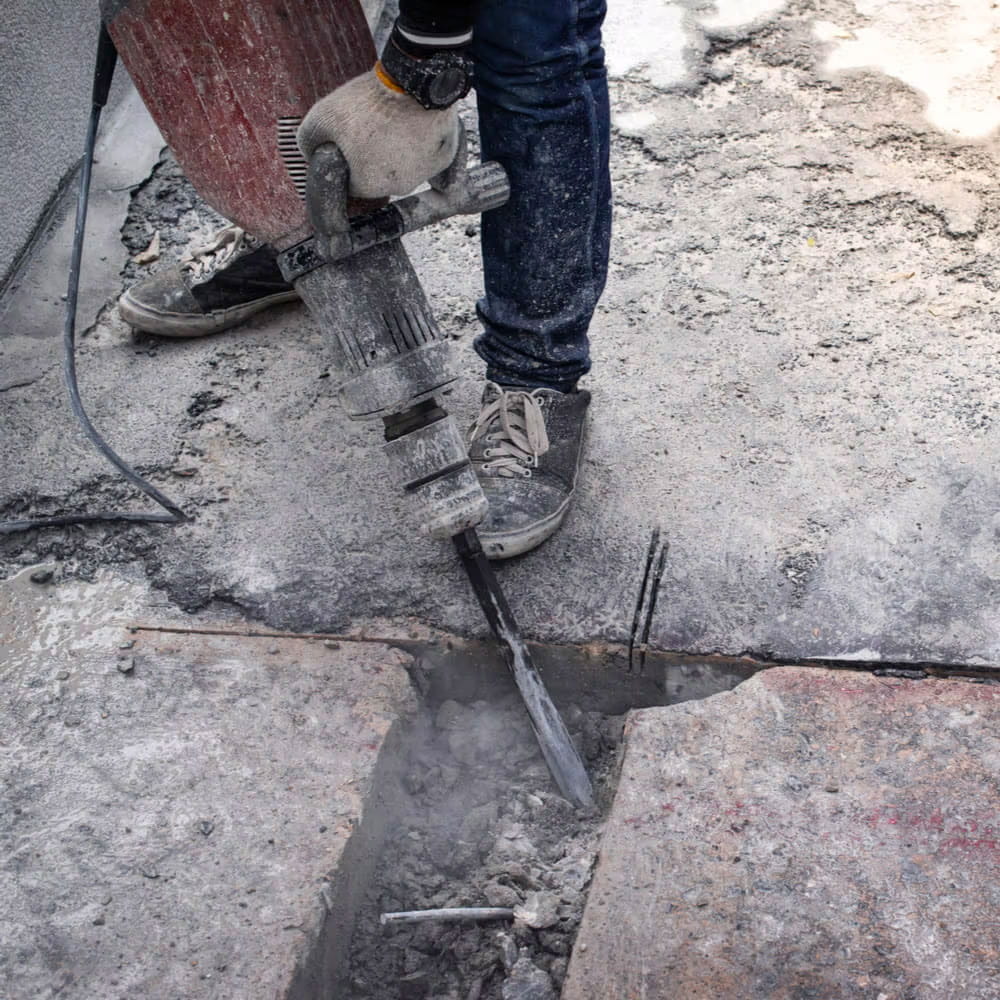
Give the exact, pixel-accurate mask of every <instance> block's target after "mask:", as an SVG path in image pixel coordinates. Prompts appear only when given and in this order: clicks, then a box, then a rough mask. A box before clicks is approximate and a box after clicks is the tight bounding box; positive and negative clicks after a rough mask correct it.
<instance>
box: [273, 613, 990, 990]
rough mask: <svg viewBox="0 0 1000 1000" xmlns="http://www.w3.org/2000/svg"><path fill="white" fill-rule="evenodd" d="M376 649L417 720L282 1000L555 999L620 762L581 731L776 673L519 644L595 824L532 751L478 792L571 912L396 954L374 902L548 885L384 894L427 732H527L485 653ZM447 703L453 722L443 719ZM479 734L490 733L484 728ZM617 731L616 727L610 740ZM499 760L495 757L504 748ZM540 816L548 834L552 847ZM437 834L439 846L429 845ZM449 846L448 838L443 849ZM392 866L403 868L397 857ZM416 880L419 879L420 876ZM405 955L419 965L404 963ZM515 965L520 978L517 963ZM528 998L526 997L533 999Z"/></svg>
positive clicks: (412, 816)
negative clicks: (467, 727) (574, 880)
mask: <svg viewBox="0 0 1000 1000" xmlns="http://www.w3.org/2000/svg"><path fill="white" fill-rule="evenodd" d="M262 634H265V635H282V634H283V633H280V632H264V633H262ZM315 638H318V637H315ZM328 641H330V642H352V641H361V642H366V641H376V640H374V639H373V638H372V637H367V638H363V639H356V638H352V637H349V636H343V637H338V638H337V639H336V640H333V639H330V640H328ZM379 641H385V640H384V639H383V640H379ZM390 641H391V642H392V644H393V645H395V646H397V647H399V648H401V649H404V650H405V651H406V652H408V653H409V654H410V655H411V656H412V657H413V663H412V666H411V667H410V668H409V669H410V675H411V679H412V681H413V683H414V685H415V687H416V688H417V690H418V691H419V693H420V695H421V697H422V714H421V715H420V717H419V718H418V719H417V721H416V722H415V723H413V724H411V725H410V726H408V727H407V729H406V730H405V731H403V732H397V734H396V737H395V738H394V739H392V740H390V741H389V742H388V743H387V745H386V748H385V750H384V752H383V754H382V756H381V758H380V762H379V774H378V777H377V781H376V787H377V788H378V789H379V792H378V794H377V796H376V798H375V800H374V801H371V802H369V803H368V804H367V806H366V809H365V816H364V821H363V823H362V825H361V826H360V827H359V828H358V830H357V831H356V832H355V834H354V836H353V837H352V839H351V843H350V845H349V848H348V852H347V854H346V855H345V860H344V863H343V864H342V865H341V866H340V869H339V872H338V880H337V881H335V882H334V883H332V884H331V885H330V886H329V888H328V889H327V890H324V904H325V907H326V910H327V917H326V921H325V926H324V930H323V934H322V935H321V938H320V940H319V942H318V944H317V945H316V947H314V948H313V950H312V952H311V953H310V954H308V955H307V956H305V958H304V961H303V963H302V965H301V966H300V969H299V973H298V975H297V977H296V980H295V982H294V983H293V984H292V985H291V987H290V989H289V992H288V997H289V998H292V1000H305V998H315V997H319V996H338V997H345V998H347V997H350V998H352V1000H390V998H396V997H399V998H405V1000H420V998H424V997H427V998H429V997H434V998H436V1000H450V998H452V997H455V998H458V1000H501V998H502V1000H508V997H517V998H522V997H523V998H525V1000H535V998H536V997H539V998H541V997H545V996H552V997H555V996H558V995H559V993H560V990H561V985H562V980H563V977H564V976H565V972H566V968H567V965H568V961H569V956H570V955H571V953H572V947H573V942H574V940H575V937H576V932H577V929H578V926H579V921H580V918H581V916H582V911H583V907H584V905H585V902H586V896H587V891H588V890H589V884H590V876H591V874H592V867H593V864H594V863H595V862H596V853H597V846H598V843H599V834H600V829H601V825H602V822H603V818H604V816H605V815H606V813H607V810H608V809H609V808H610V805H611V802H612V801H613V797H614V793H615V789H616V786H617V780H618V768H619V764H620V753H619V750H620V742H619V740H618V739H615V738H612V739H611V740H610V744H609V743H605V744H604V745H602V746H599V747H597V748H596V750H595V749H593V748H588V747H587V746H586V741H587V729H588V725H589V729H590V732H591V739H593V736H592V734H593V731H594V719H595V718H597V719H599V720H604V723H605V726H604V729H603V732H604V733H605V734H606V733H607V732H608V731H609V730H611V731H614V730H615V729H616V724H615V723H616V720H619V719H623V718H624V715H625V714H626V713H627V712H628V711H629V710H631V709H637V708H645V707H651V706H664V705H670V704H675V703H678V702H682V701H689V700H696V699H703V698H707V697H710V696H712V695H714V694H717V693H719V692H722V691H728V690H731V689H732V688H734V687H736V686H737V685H738V684H740V683H742V682H743V681H744V680H746V679H748V678H749V677H751V676H752V675H754V674H755V673H758V672H759V671H762V670H767V669H771V668H772V667H775V666H782V665H787V664H785V663H777V662H773V661H763V660H760V659H755V658H752V657H749V656H741V657H734V656H720V655H711V656H694V655H690V654H684V653H669V652H662V651H657V650H648V649H645V648H642V649H637V648H636V646H635V645H632V646H631V647H626V646H615V645H608V644H598V643H595V644H590V645H558V644H549V643H531V644H529V645H530V646H531V649H532V654H533V657H534V659H535V662H536V664H537V666H538V667H539V669H540V670H541V672H542V674H543V676H544V679H545V682H546V686H547V687H548V689H549V691H550V693H551V694H552V696H553V698H554V700H555V701H556V702H557V704H558V705H559V707H560V710H561V711H562V712H563V714H564V716H565V717H566V718H567V722H568V725H569V728H570V730H571V732H572V734H573V736H574V739H575V740H577V742H578V745H580V746H581V750H582V751H583V752H584V756H585V758H586V759H587V760H588V767H589V769H590V771H591V775H592V778H593V779H594V782H595V794H596V798H597V801H598V805H599V809H598V812H597V814H595V815H592V816H590V817H587V816H585V815H584V814H583V813H580V812H576V811H574V810H573V809H572V808H571V807H569V806H568V804H566V803H565V802H563V801H562V800H561V799H559V797H558V796H557V795H555V794H554V789H553V786H552V785H551V783H550V782H549V781H548V780H547V775H546V774H545V773H544V765H541V764H540V755H538V754H537V751H535V753H534V757H535V760H534V765H535V766H534V767H533V768H532V767H527V769H526V768H525V763H524V761H525V758H524V757H523V755H522V756H520V757H517V758H516V759H515V760H514V761H513V769H514V771H516V772H517V775H516V776H513V773H512V772H510V771H509V770H508V773H507V774H506V775H502V774H501V775H499V776H498V777H497V778H496V784H495V785H491V786H490V787H489V788H488V789H487V791H488V792H489V793H490V794H492V795H494V796H495V797H496V798H497V800H498V801H499V800H500V799H502V798H503V796H504V795H506V796H508V797H510V796H513V799H514V800H516V801H517V802H519V801H522V800H524V799H525V798H527V799H528V800H538V801H540V802H541V803H542V807H540V809H539V811H538V813H537V814H535V813H531V814H530V815H529V814H526V815H525V816H524V819H525V822H524V823H523V824H518V829H519V831H521V830H523V832H524V835H525V839H526V840H527V842H528V843H529V844H530V843H531V840H530V838H531V837H532V836H533V835H534V834H535V826H534V825H533V824H536V825H538V826H547V827H548V830H547V832H546V833H544V834H543V841H544V842H545V847H546V849H547V850H548V851H549V853H551V852H552V850H553V848H554V849H555V852H556V854H558V853H559V852H560V851H562V850H564V849H565V858H568V859H569V862H570V864H569V865H568V866H567V864H566V862H565V861H564V862H563V863H562V865H561V870H560V865H559V864H558V863H557V864H554V865H553V864H551V863H550V864H549V869H550V870H551V871H552V872H554V873H557V875H558V877H562V876H564V875H565V871H566V869H567V867H569V868H571V869H573V870H575V871H576V872H577V873H579V871H580V870H582V869H585V870H586V876H585V878H584V879H583V884H582V885H580V886H579V888H580V892H579V893H578V898H577V899H575V902H574V903H573V904H566V903H565V899H563V905H562V906H561V907H560V908H559V911H558V912H559V914H560V918H559V920H558V922H557V923H556V924H554V925H548V927H547V928H537V927H532V926H530V925H528V926H526V925H525V924H524V923H523V921H522V920H520V919H519V920H518V921H517V922H516V923H515V924H514V927H513V929H511V925H510V924H509V923H505V924H501V925H496V924H492V925H490V924H483V925H479V924H467V925H457V926H456V925H445V926H444V928H443V929H442V927H441V925H435V924H433V923H426V924H420V925H417V927H416V929H413V928H412V927H411V928H410V929H409V930H408V931H406V932H405V933H406V934H408V935H409V936H408V937H404V939H403V940H402V941H401V940H400V938H399V937H398V935H397V933H396V932H395V931H391V930H386V929H383V928H382V927H381V926H380V925H379V921H378V916H379V912H380V911H383V910H384V909H385V905H386V904H385V901H386V899H387V898H388V899H390V900H392V901H393V902H395V903H396V904H397V906H400V905H401V907H402V908H406V909H423V908H429V907H431V906H444V905H448V906H457V905H464V906H473V905H475V906H485V905H507V904H511V905H513V904H514V903H515V898H514V897H515V896H516V897H518V898H519V899H520V902H521V905H522V906H525V905H527V904H532V905H536V904H537V902H538V900H537V897H539V896H541V897H544V896H545V890H546V883H545V879H544V874H543V877H542V880H541V881H539V879H538V878H537V876H538V867H537V865H536V866H533V865H532V863H531V859H525V860H524V861H515V862H514V863H512V864H511V866H510V869H511V870H512V871H513V873H514V875H513V877H512V878H511V879H508V880H506V881H504V880H503V878H502V877H501V878H500V879H499V880H498V879H496V878H494V879H493V881H492V882H489V881H488V879H489V876H490V875H491V874H492V875H494V876H495V875H497V863H498V861H497V858H496V857H495V856H494V857H492V859H487V860H488V861H489V863H480V864H479V865H478V869H477V870H474V871H467V870H466V871H459V870H458V869H456V868H455V867H454V866H452V865H451V862H450V860H448V861H445V862H444V864H443V866H442V867H441V870H440V871H439V873H438V874H439V875H440V878H434V879H433V880H432V888H433V886H434V885H436V884H439V883H440V884H441V886H442V888H441V890H440V891H438V892H437V893H436V894H434V897H433V898H432V895H431V893H430V892H427V893H426V896H425V898H416V899H415V898H414V897H413V896H412V895H407V893H408V892H410V891H412V889H413V884H414V879H412V878H410V879H409V884H408V885H402V886H398V887H397V886H394V880H397V879H402V880H403V881H406V879H407V877H408V876H409V875H410V874H411V873H410V872H409V871H408V870H407V867H406V866H407V864H409V863H411V862H412V858H410V859H409V861H408V860H406V859H405V858H404V860H402V861H401V860H400V858H401V856H402V855H401V852H400V850H399V845H400V843H401V842H402V843H403V844H404V845H406V844H407V843H408V841H407V839H406V838H416V839H417V840H419V839H420V838H422V837H424V836H425V835H426V834H427V829H426V828H424V827H422V826H421V823H424V824H425V826H426V819H427V816H426V815H425V816H424V818H423V820H421V818H420V815H419V813H420V808H419V807H418V808H416V809H415V801H416V799H417V798H418V797H419V796H418V795H417V793H416V791H417V790H415V788H414V787H413V778H412V766H411V765H412V764H413V760H414V754H415V752H416V754H417V755H418V756H419V753H420V752H422V751H426V750H427V749H428V747H430V746H431V743H432V742H433V738H434V734H435V730H436V729H440V728H441V725H440V718H441V716H442V715H443V714H445V715H447V714H449V713H450V716H449V717H451V716H454V714H455V712H459V713H461V711H462V709H465V710H467V711H468V712H469V713H472V716H473V717H474V718H475V719H476V720H478V721H481V719H482V718H483V717H485V716H491V717H493V715H494V713H497V714H498V715H499V716H500V717H501V718H502V719H503V720H504V721H502V722H501V725H508V726H510V725H514V723H512V719H513V716H512V714H511V713H512V712H513V713H516V714H520V715H522V716H524V719H523V721H524V722H525V724H526V715H524V713H523V711H522V710H521V707H520V703H519V701H518V697H517V694H516V689H515V688H514V685H513V682H512V680H511V678H510V676H509V675H508V673H507V671H506V669H505V667H504V665H503V661H502V659H501V657H500V655H499V653H498V652H497V650H496V649H495V648H494V647H493V646H492V644H491V643H489V642H485V641H481V640H469V639H463V638H458V637H444V636H441V637H437V638H433V639H430V640H425V639H420V640H409V641H401V640H398V639H394V640H390ZM799 665H800V666H807V667H808V666H812V667H817V668H822V669H831V668H832V669H842V670H844V671H861V672H869V673H875V674H877V675H883V676H893V677H900V676H902V677H908V678H912V679H921V678H924V677H947V676H963V677H967V678H972V679H975V680H978V681H980V682H984V683H1000V668H993V667H972V666H967V665H951V664H932V663H928V664H921V665H916V666H915V665H913V664H906V665H904V666H894V665H891V664H886V663H876V662H871V663H861V662H853V661H851V662H847V661H831V660H826V661H815V660H814V661H804V662H800V663H799ZM456 705H457V706H458V708H455V707H454V706H456ZM504 713H506V715H504ZM478 721H477V724H478ZM486 728H487V730H489V726H487V727H486ZM514 728H516V725H514ZM598 728H600V726H598ZM620 729H621V727H620V726H617V731H618V733H619V734H620ZM497 732H498V730H497V726H496V725H495V724H494V725H493V727H492V730H491V731H488V732H487V733H486V734H485V735H484V736H483V739H485V740H489V739H492V738H494V737H495V736H496V734H497ZM526 733H528V730H527V727H526V725H525V727H524V728H522V729H521V730H520V731H519V733H518V734H517V737H516V738H519V739H521V740H522V741H523V740H524V739H525V734H526ZM528 742H529V744H530V748H531V750H533V751H534V750H535V748H534V744H533V741H531V740H530V739H529V740H528ZM431 752H432V753H433V752H434V751H433V750H432V751H431ZM498 752H500V753H501V754H502V753H503V751H502V750H500V751H498ZM496 763H497V761H496V760H494V761H492V762H491V761H489V760H487V761H486V762H485V764H486V766H487V767H489V766H493V765H494V764H496ZM508 763H510V762H508ZM501 770H502V768H501ZM479 771H480V774H479V777H478V779H477V777H476V775H475V773H474V772H475V769H470V770H467V771H466V773H465V774H464V775H462V776H461V777H460V778H459V779H458V780H459V781H461V780H464V779H470V778H471V779H472V780H473V781H475V780H482V767H480V769H479ZM408 772H409V776H408ZM438 777H440V771H438V772H433V769H432V773H431V781H432V782H433V781H434V780H436V779H437V778H438ZM450 780H451V781H452V783H455V780H456V779H455V777H454V775H451V776H450ZM525 782H527V784H526V783H525ZM532 782H534V786H535V787H534V789H533V790H532V789H530V788H528V787H527V785H530V784H531V783H532ZM440 805H441V802H440V800H437V801H436V802H435V803H434V805H433V806H432V807H431V808H430V810H429V813H433V812H434V810H435V809H437V808H440ZM424 808H425V812H426V811H428V810H427V807H426V804H425V806H424ZM447 808H450V809H451V810H453V811H454V810H455V809H456V808H458V809H465V810H468V808H469V800H468V799H463V798H462V796H458V798H457V799H455V797H454V796H452V799H451V800H450V801H449V803H448V806H447ZM481 808H482V806H481V805H480V806H478V807H474V808H473V812H474V811H475V809H481ZM515 808H517V807H516V806H515ZM498 812H499V816H498ZM528 812H529V813H530V810H529V811H528ZM519 815H520V814H519ZM554 817H555V818H556V827H557V828H559V829H557V830H556V834H555V837H554V838H553V831H552V826H553V822H554ZM490 819H491V820H492V823H493V826H494V827H496V826H497V825H498V824H500V825H502V824H503V823H504V822H506V821H508V820H509V816H507V817H506V818H505V816H504V814H503V803H502V802H501V803H500V805H499V808H498V809H493V810H490V817H488V820H490ZM560 824H562V825H561V827H560ZM509 825H510V824H509V822H508V826H509ZM437 832H438V834H439V835H440V833H441V831H440V830H438V831H437ZM494 834H495V830H490V831H488V838H489V837H492V836H494ZM457 835H458V827H457V826H456V832H455V836H456V838H457ZM560 838H561V842H559V841H560ZM448 846H449V850H451V849H452V848H454V850H456V851H457V850H458V846H459V841H458V840H457V839H456V840H455V841H454V842H452V843H450V844H449V845H448ZM438 850H439V851H440V844H439V846H438ZM574 851H576V852H577V853H576V855H574V853H573V852H574ZM402 854H403V855H405V846H404V851H403V852H402ZM494 854H495V852H494ZM480 860H482V859H480ZM432 864H433V860H432ZM543 867H544V866H543ZM472 868H476V865H472ZM424 874H425V877H426V872H425V873H424ZM484 880H486V881H487V884H488V885H491V886H493V889H494V891H500V892H501V894H502V891H503V890H504V889H505V888H506V889H511V890H514V891H513V892H511V893H508V895H509V896H510V897H511V898H509V899H506V900H497V899H487V898H481V897H478V896H477V894H478V893H480V892H481V890H482V887H483V883H484ZM417 881H419V880H417ZM534 888H541V889H542V890H543V891H542V892H541V893H535V892H533V891H531V890H532V889H534ZM418 894H419V893H418ZM550 895H551V894H550ZM525 897H527V899H525ZM389 908H390V909H391V908H392V907H391V906H390V907H389ZM519 912H520V911H519ZM394 952H395V953H396V954H395V957H393V953H394ZM414 956H417V958H416V963H414ZM518 958H520V960H521V961H520V964H517V960H518ZM525 960H527V962H528V966H527V967H528V968H530V969H533V970H534V971H535V972H537V971H542V972H544V974H545V975H546V976H547V977H548V979H549V984H550V987H549V988H551V990H552V992H551V993H546V992H545V988H544V986H543V987H542V988H539V987H538V980H537V978H536V980H535V985H534V987H532V986H531V982H530V977H529V979H525V977H524V967H525ZM533 963H534V964H533ZM414 964H416V968H414V967H413V966H414ZM539 966H541V969H540V970H539ZM519 975H520V979H518V976H519ZM435 977H437V978H435ZM449 977H450V978H449ZM456 982H458V983H460V986H459V988H458V989H455V988H451V987H453V986H454V985H455V984H456ZM505 983H506V984H507V986H506V987H505V986H504V984H505ZM449 984H450V985H449ZM533 988H534V989H535V990H536V991H535V992H532V989H533Z"/></svg>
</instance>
